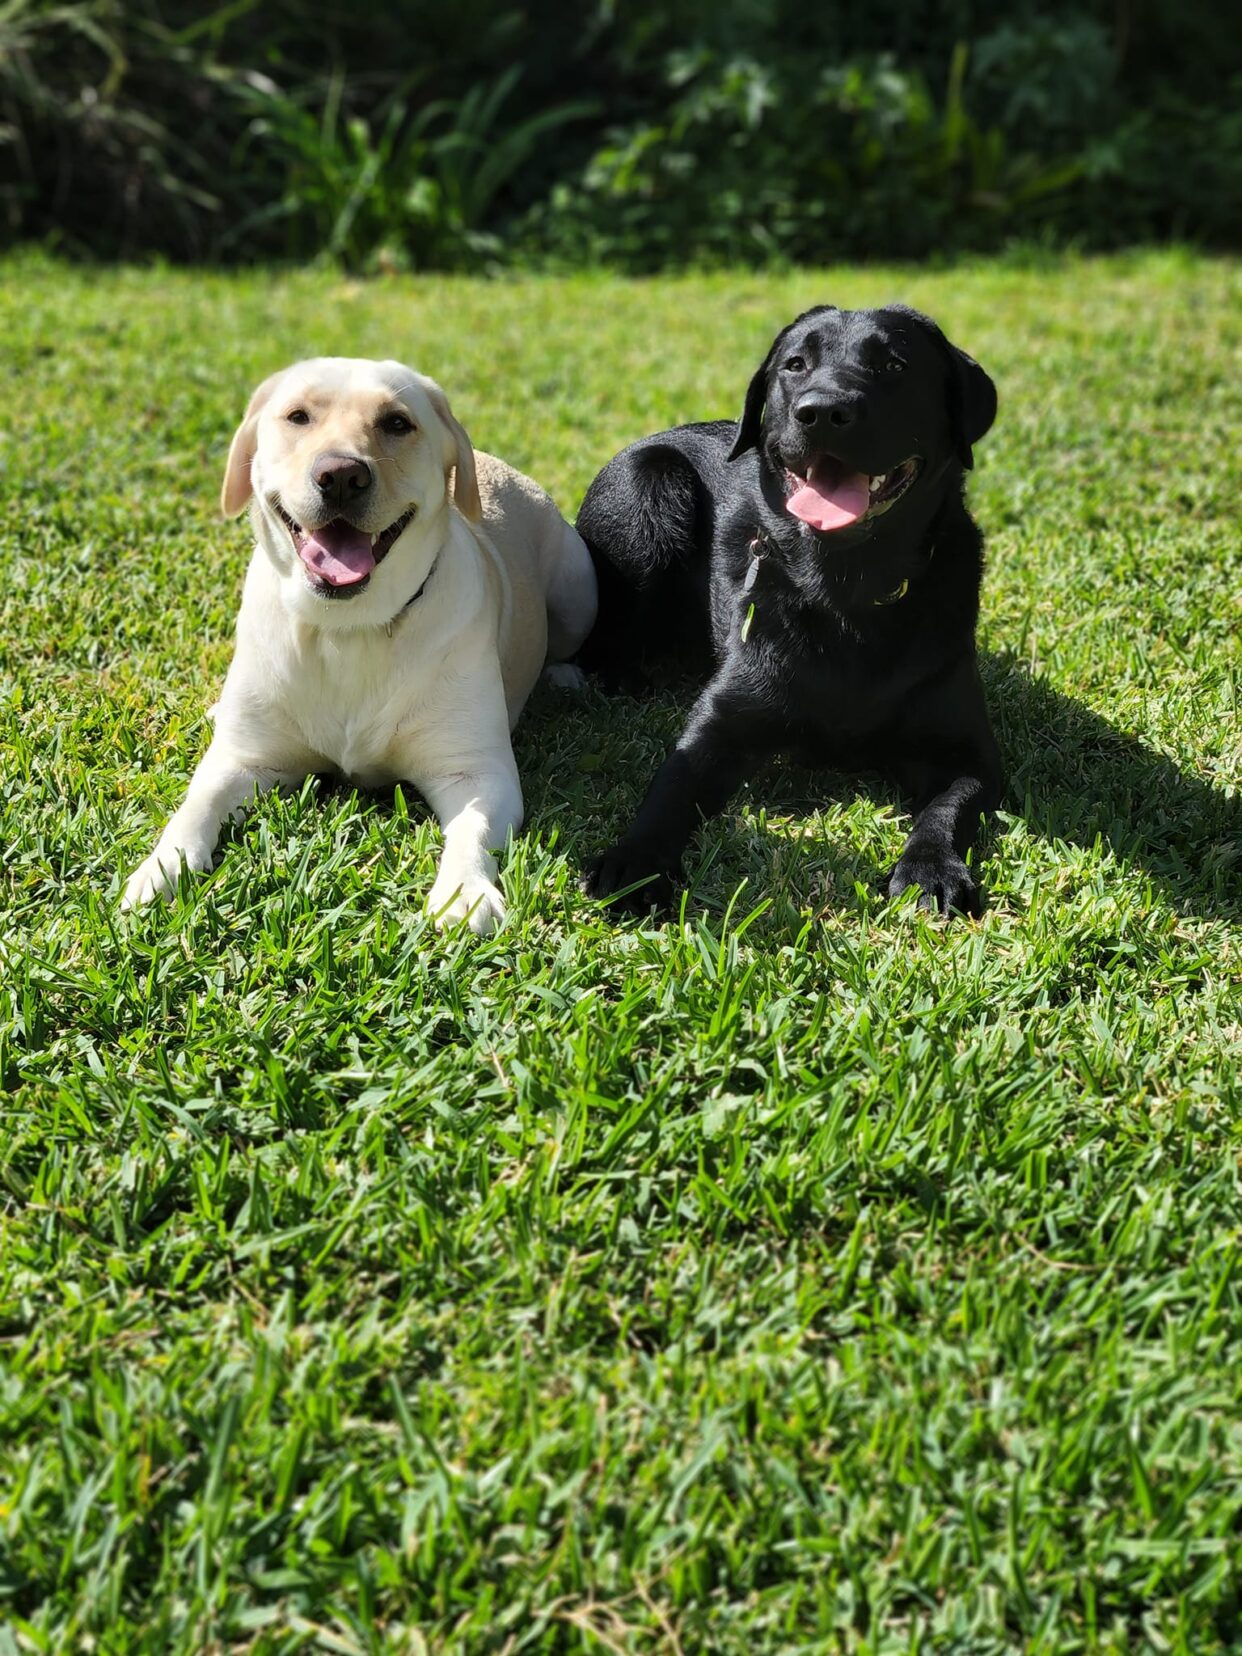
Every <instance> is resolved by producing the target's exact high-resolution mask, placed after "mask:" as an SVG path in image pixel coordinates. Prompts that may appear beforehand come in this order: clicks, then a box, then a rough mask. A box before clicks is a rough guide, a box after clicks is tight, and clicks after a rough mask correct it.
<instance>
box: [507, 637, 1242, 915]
mask: <svg viewBox="0 0 1242 1656" xmlns="http://www.w3.org/2000/svg"><path fill="white" fill-rule="evenodd" d="M981 671H982V674H983V679H984V684H985V688H986V690H987V697H988V705H989V707H990V708H991V711H992V717H993V721H994V724H995V728H996V734H997V738H998V741H999V742H1000V747H1001V752H1002V757H1003V760H1004V763H1005V768H1006V771H1007V775H1008V785H1007V788H1006V793H1005V799H1004V804H1003V807H1002V809H1003V810H1004V811H1005V812H1006V813H1007V814H1008V815H1010V816H1012V817H1016V818H1018V819H1020V820H1021V821H1022V822H1024V823H1025V824H1026V827H1027V828H1028V829H1029V831H1030V832H1031V833H1032V834H1034V835H1036V836H1038V837H1040V838H1043V839H1047V840H1054V841H1058V840H1059V841H1063V842H1065V843H1067V844H1070V845H1074V846H1078V847H1080V848H1082V849H1086V850H1090V849H1091V848H1093V847H1095V846H1096V845H1103V846H1104V847H1106V848H1107V849H1108V850H1109V851H1110V852H1111V854H1112V855H1113V857H1115V858H1116V859H1117V860H1118V861H1119V862H1121V863H1124V864H1127V865H1131V866H1134V867H1137V868H1140V869H1142V870H1144V871H1145V872H1146V874H1147V875H1148V876H1149V877H1150V878H1151V880H1152V881H1153V883H1154V884H1155V886H1156V887H1157V888H1158V890H1159V891H1160V893H1161V894H1162V896H1163V897H1164V899H1165V900H1166V901H1167V902H1169V903H1170V904H1171V905H1172V906H1173V907H1174V908H1176V909H1178V910H1179V911H1182V912H1187V913H1193V914H1197V915H1199V916H1201V917H1203V918H1213V917H1236V916H1237V915H1238V914H1239V913H1242V797H1240V796H1239V795H1238V794H1237V793H1236V792H1227V791H1226V790H1225V789H1223V788H1221V787H1218V786H1214V785H1213V784H1212V783H1211V782H1210V781H1208V780H1206V779H1204V778H1201V777H1197V776H1194V775H1192V774H1189V773H1187V772H1186V771H1185V770H1183V769H1182V768H1181V767H1179V766H1178V765H1177V764H1176V763H1175V762H1174V761H1173V760H1171V759H1169V758H1167V757H1166V756H1165V755H1163V754H1161V753H1158V752H1157V751H1156V750H1155V749H1154V748H1152V747H1150V746H1148V745H1147V743H1145V742H1144V741H1143V740H1142V739H1141V738H1140V737H1139V736H1137V735H1134V734H1132V733H1129V732H1127V731H1125V730H1122V729H1119V728H1118V727H1117V726H1115V725H1113V724H1111V723H1110V722H1109V721H1108V720H1107V719H1105V718H1103V717H1102V716H1101V715H1100V714H1098V713H1095V712H1093V711H1092V710H1091V708H1089V707H1088V706H1086V705H1085V704H1084V703H1083V702H1081V701H1078V700H1077V699H1076V698H1074V697H1072V696H1067V695H1064V694H1062V693H1061V692H1060V691H1057V690H1054V689H1052V688H1051V687H1050V686H1049V685H1047V684H1045V683H1042V682H1041V681H1040V680H1038V679H1033V678H1032V677H1031V676H1030V674H1029V673H1028V672H1027V671H1026V670H1025V669H1024V668H1023V667H1022V666H1021V665H1020V664H1019V663H1018V662H1017V661H1016V660H1015V658H1014V657H1013V656H1011V655H1008V654H992V655H989V656H985V657H984V658H983V659H982V661H981ZM689 699H690V695H689V694H688V693H687V692H686V691H685V690H684V689H679V690H675V691H667V690H666V691H662V692H661V693H659V694H658V695H657V696H655V697H654V698H653V699H651V700H648V701H643V702H639V701H635V700H633V699H632V698H630V697H616V698H611V697H604V696H602V695H600V694H599V693H591V694H589V695H588V696H587V697H585V698H584V699H583V701H582V702H581V703H580V704H578V706H577V707H576V708H574V709H572V710H570V709H566V708H565V706H564V704H563V703H559V704H558V705H556V706H553V705H552V704H551V703H549V702H548V701H547V700H544V699H543V698H540V699H539V701H538V702H537V705H536V707H535V708H534V709H533V710H532V711H533V712H534V718H533V720H532V723H531V726H530V727H528V729H527V730H526V732H525V738H524V739H523V733H522V731H521V730H520V729H519V752H518V764H519V768H520V770H521V771H522V774H523V778H524V781H525V782H526V788H527V797H528V802H529V806H530V820H531V824H532V826H535V827H537V828H539V829H541V830H544V829H546V828H550V827H551V826H554V825H558V824H559V823H560V822H562V821H564V820H565V819H566V818H568V822H567V826H568V828H569V832H568V833H567V835H566V840H565V843H566V848H567V850H568V851H569V854H570V856H571V857H575V858H577V860H578V861H579V862H580V863H581V862H584V861H585V860H586V858H587V857H589V856H590V855H591V853H592V852H594V851H597V850H599V849H601V848H602V847H603V846H604V845H606V844H608V843H609V842H610V840H612V839H614V838H615V837H616V836H617V835H618V834H619V833H620V832H622V830H623V829H624V828H625V826H626V825H627V823H628V821H629V820H630V817H631V816H632V815H633V812H634V811H635V810H636V809H637V806H638V804H639V801H640V800H641V798H642V796H643V793H644V791H645V789H646V787H647V784H648V783H649V782H650V780H651V777H652V776H653V775H654V773H655V768H656V765H657V764H658V762H659V757H660V754H661V752H662V751H664V750H666V748H667V746H668V745H671V743H672V741H673V740H674V739H675V737H676V735H677V732H678V731H679V730H680V728H681V723H682V721H683V720H684V716H685V711H686V708H687V707H688V705H689ZM549 738H550V739H551V742H552V751H549V749H548V739H549ZM600 749H602V750H603V751H602V753H601V752H600V751H599V750H600ZM567 778H568V780H567ZM860 793H861V794H866V795H868V796H869V797H871V798H874V799H875V800H876V801H877V802H879V803H883V804H888V805H891V806H893V807H896V808H898V809H904V808H905V805H904V803H903V802H902V801H901V800H900V798H899V796H898V795H897V793H896V792H895V791H894V790H893V789H892V788H891V787H890V786H888V785H886V784H885V783H884V782H882V781H881V780H879V779H878V778H877V777H875V776H854V775H843V774H839V773H836V772H831V771H812V770H808V769H805V768H803V767H800V766H797V765H794V764H787V763H784V762H778V763H776V764H774V765H773V766H772V767H771V768H770V770H769V771H768V772H767V773H766V775H765V776H764V777H763V778H762V779H761V780H760V781H759V782H758V783H757V784H756V785H755V788H754V790H753V795H752V802H753V804H754V805H755V806H761V807H763V808H764V809H765V810H766V811H767V812H768V813H770V814H772V815H774V816H778V815H779V816H789V815H795V816H796V815H798V814H801V813H805V812H809V811H811V810H813V809H815V808H816V807H818V806H821V805H823V804H825V803H827V802H828V801H831V800H836V799H849V798H852V797H855V796H857V795H858V794H860ZM1002 833H1003V828H1002V827H1000V826H999V825H993V826H992V827H991V829H990V830H989V831H988V832H987V833H986V834H985V835H984V836H983V841H982V846H981V854H979V856H978V866H979V875H980V880H981V883H982V885H983V888H984V892H985V898H986V892H987V887H988V883H989V881H988V874H989V863H990V862H991V861H992V859H993V858H994V857H995V856H996V854H997V852H998V849H999V840H1000V837H1001V835H1002ZM705 839H707V840H710V842H711V846H712V852H711V853H709V855H710V854H713V853H714V867H713V868H712V869H711V871H710V875H709V877H708V878H709V882H710V886H711V888H712V890H713V891H717V890H718V891H720V892H723V893H724V896H725V899H726V900H727V897H728V895H729V894H730V893H731V892H732V891H733V890H735V889H736V887H737V886H738V885H739V884H740V883H741V882H742V881H743V880H744V879H745V880H747V881H748V882H749V884H748V888H747V892H746V895H745V896H744V897H743V899H742V907H741V909H740V910H739V911H738V912H741V913H744V912H746V911H747V910H749V909H750V908H751V907H753V906H754V905H755V904H756V903H758V902H759V901H760V900H761V899H762V898H763V897H764V896H765V895H767V883H766V881H765V874H766V873H767V871H768V870H769V869H771V868H772V867H773V862H774V854H775V851H776V847H775V846H774V844H773V843H772V840H773V836H765V835H763V834H762V833H759V834H757V833H756V831H755V830H754V829H753V828H748V827H746V826H745V825H744V824H742V823H741V822H740V821H739V819H738V818H737V817H736V815H734V814H732V813H729V814H727V815H726V817H725V819H723V821H721V822H719V823H717V824H714V825H713V826H712V828H711V829H709V830H708V832H707V835H706V836H704V837H703V838H700V839H698V840H696V841H695V842H694V843H693V844H692V845H691V848H690V850H689V852H688V853H687V856H686V860H685V870H686V874H687V876H688V877H689V879H690V880H691V882H692V884H696V885H698V884H700V883H704V882H702V877H701V866H702V863H703V859H704V842H705ZM757 842H758V843H757ZM842 853H843V855H842V860H841V866H840V867H839V869H838V870H837V878H836V880H835V881H834V885H835V887H836V892H835V894H834V895H833V896H830V897H829V899H828V900H829V903H830V905H831V906H838V905H841V906H844V905H845V904H847V903H849V902H851V901H852V900H853V899H852V898H849V897H846V896H845V895H844V893H843V891H842V887H844V890H845V891H849V890H850V889H851V888H852V884H853V882H854V881H855V880H857V881H859V882H861V883H862V884H863V885H865V886H869V887H872V888H875V889H876V890H878V889H879V887H880V884H881V880H882V877H883V874H884V870H883V869H881V868H880V867H879V866H878V864H877V865H870V864H869V863H868V862H867V860H866V858H865V857H862V856H859V855H858V854H857V853H856V852H852V851H850V849H849V848H847V847H842ZM785 862H786V876H785V878H786V882H787V883H789V877H788V859H785ZM696 876H697V878H696ZM795 879H796V876H795ZM812 884H813V882H812V881H811V880H810V879H809V878H808V880H807V889H806V890H805V891H803V892H801V893H797V894H796V895H797V896H799V897H800V899H801V902H800V904H796V905H795V906H805V905H806V904H808V903H814V904H818V905H820V906H822V903H823V899H822V895H821V894H820V893H817V892H815V891H813V890H812V889H811V887H812ZM789 894H790V895H791V896H794V895H795V893H794V892H793V891H790V893H789ZM695 906H697V900H696V899H692V903H691V907H692V909H693V908H694V907H695ZM713 906H715V905H713ZM766 929H767V928H766V927H764V926H762V925H761V926H760V927H759V929H758V933H754V932H752V936H755V938H756V941H758V940H759V936H760V935H762V933H763V931H765V930H766ZM779 929H782V930H784V929H787V928H784V927H781V928H779Z"/></svg>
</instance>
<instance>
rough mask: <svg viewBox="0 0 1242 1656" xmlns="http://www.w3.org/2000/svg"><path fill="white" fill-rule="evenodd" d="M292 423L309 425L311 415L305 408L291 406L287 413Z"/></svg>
mask: <svg viewBox="0 0 1242 1656" xmlns="http://www.w3.org/2000/svg"><path fill="white" fill-rule="evenodd" d="M285 419H286V420H288V422H289V424H290V425H309V424H310V415H309V414H308V413H307V412H306V410H305V409H304V408H291V409H290V410H289V412H288V413H287V414H286V415H285Z"/></svg>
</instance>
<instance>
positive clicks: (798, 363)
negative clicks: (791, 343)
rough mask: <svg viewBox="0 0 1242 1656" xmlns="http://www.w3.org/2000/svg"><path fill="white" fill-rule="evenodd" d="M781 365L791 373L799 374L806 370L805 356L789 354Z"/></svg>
mask: <svg viewBox="0 0 1242 1656" xmlns="http://www.w3.org/2000/svg"><path fill="white" fill-rule="evenodd" d="M782 366H783V367H784V368H785V369H786V370H787V371H788V372H789V373H791V374H801V373H803V372H805V370H806V358H805V357H800V356H791V357H789V358H787V359H786V361H785V362H784V363H783V364H782Z"/></svg>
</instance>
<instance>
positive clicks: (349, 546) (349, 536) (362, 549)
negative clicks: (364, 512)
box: [298, 518, 375, 587]
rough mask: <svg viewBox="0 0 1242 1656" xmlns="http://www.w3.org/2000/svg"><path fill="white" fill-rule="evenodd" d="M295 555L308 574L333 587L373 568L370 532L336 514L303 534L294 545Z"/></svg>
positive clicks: (363, 575)
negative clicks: (295, 546) (322, 524)
mask: <svg viewBox="0 0 1242 1656" xmlns="http://www.w3.org/2000/svg"><path fill="white" fill-rule="evenodd" d="M298 557H299V558H301V560H302V562H303V563H304V564H305V565H306V567H307V569H309V570H310V571H311V572H312V574H315V575H318V576H319V578H320V580H323V581H327V583H328V585H329V586H334V587H339V586H353V585H355V583H356V582H358V581H365V580H366V578H367V576H368V575H369V574H370V573H371V571H372V570H373V569H374V568H375V554H374V552H372V550H371V537H370V535H367V534H364V533H363V531H362V530H361V529H355V528H354V526H353V524H352V523H342V521H341V519H340V518H334V519H333V520H332V522H331V523H325V524H324V526H323V528H322V529H316V530H315V531H314V533H313V534H310V535H307V537H306V539H305V540H304V541H303V542H302V544H301V546H299V547H298Z"/></svg>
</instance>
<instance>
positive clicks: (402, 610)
mask: <svg viewBox="0 0 1242 1656" xmlns="http://www.w3.org/2000/svg"><path fill="white" fill-rule="evenodd" d="M439 561H440V554H439V553H438V552H437V553H436V555H435V557H434V558H433V559H432V562H431V568H430V569H429V570H428V571H427V573H426V574H425V575H424V576H423V584H422V586H420V587H419V589H418V591H417V592H416V593H415V594H414V596H413V597H412V598H407V599H406V601H405V603H404V604H402V606H401V608H400V609H399V610H398V611H397V613H396V614H395V615H394V616H393V618H392V620H391V621H386V622H385V623H384V631H385V632H386V633H387V634H388V636H389V638H391V637H392V629H393V628H394V627H395V626H396V624H397V622H398V621H400V619H401V617H402V616H403V615H404V614H405V612H406V610H408V609H410V608H411V607H412V606H413V605H414V604H417V602H418V600H419V599H420V598H421V597H422V595H423V593H424V592H426V590H427V582H428V581H429V580H430V579H431V577H432V576H433V575H434V574H435V572H436V565H437V564H438V563H439Z"/></svg>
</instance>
